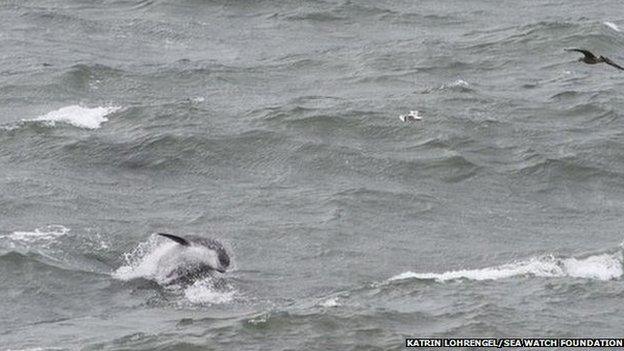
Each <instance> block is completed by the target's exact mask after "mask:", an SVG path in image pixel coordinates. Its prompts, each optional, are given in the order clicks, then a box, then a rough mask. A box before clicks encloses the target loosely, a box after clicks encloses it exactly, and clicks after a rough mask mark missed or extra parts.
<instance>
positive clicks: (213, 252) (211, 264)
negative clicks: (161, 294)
mask: <svg viewBox="0 0 624 351" xmlns="http://www.w3.org/2000/svg"><path fill="white" fill-rule="evenodd" d="M158 237H163V238H166V239H167V240H166V241H165V242H163V241H162V240H157V239H156V238H158ZM126 260H127V261H128V264H127V265H125V266H122V267H120V268H118V269H117V270H116V271H115V272H114V273H113V276H114V277H116V278H118V279H121V280H131V279H135V278H145V279H150V280H154V281H156V282H157V283H158V284H160V285H169V284H178V283H180V284H186V283H194V282H195V281H198V280H200V279H203V278H206V277H209V276H213V275H215V274H216V273H215V272H218V273H222V274H223V273H225V272H226V271H227V269H228V268H229V267H230V264H231V259H230V254H229V253H228V251H227V250H226V249H225V247H224V246H223V244H221V242H219V241H217V240H215V239H209V238H205V237H201V236H196V235H187V236H184V237H182V236H178V235H173V234H167V233H157V235H156V236H153V237H152V238H151V239H150V240H149V241H148V242H146V243H143V244H140V245H139V246H138V247H137V248H136V249H135V250H134V251H133V252H132V253H130V254H129V255H128V256H127V257H126Z"/></svg>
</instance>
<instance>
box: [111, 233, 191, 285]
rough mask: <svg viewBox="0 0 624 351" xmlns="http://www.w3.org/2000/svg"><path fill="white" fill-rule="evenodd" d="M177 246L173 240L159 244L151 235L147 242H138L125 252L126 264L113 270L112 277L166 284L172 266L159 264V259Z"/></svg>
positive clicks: (169, 254)
mask: <svg viewBox="0 0 624 351" xmlns="http://www.w3.org/2000/svg"><path fill="white" fill-rule="evenodd" d="M178 246H179V245H177V244H175V243H173V242H165V243H162V244H161V243H159V241H158V239H157V238H156V237H155V236H153V235H152V236H151V237H150V238H149V240H148V241H147V242H144V243H140V244H139V245H138V246H137V247H136V248H135V249H134V250H132V251H131V252H129V253H127V254H125V259H126V265H124V266H121V267H119V268H118V269H117V270H116V271H115V272H113V277H114V278H117V279H119V280H132V279H137V278H145V279H152V280H155V281H156V282H158V283H159V284H166V283H168V282H169V280H170V279H168V277H167V276H168V274H169V273H171V271H172V268H171V267H170V265H167V264H161V261H162V260H163V259H165V258H166V257H167V256H172V253H174V251H175V250H176V249H177V248H178Z"/></svg>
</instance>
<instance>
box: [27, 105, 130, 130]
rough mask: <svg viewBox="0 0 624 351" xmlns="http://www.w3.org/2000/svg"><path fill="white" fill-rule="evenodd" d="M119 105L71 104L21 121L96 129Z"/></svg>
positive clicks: (118, 108) (117, 109)
mask: <svg viewBox="0 0 624 351" xmlns="http://www.w3.org/2000/svg"><path fill="white" fill-rule="evenodd" d="M120 109H121V107H118V106H109V107H94V108H89V107H82V106H79V105H71V106H66V107H62V108H60V109H58V110H54V111H51V112H48V113H46V114H45V115H42V116H39V117H37V118H33V119H24V120H22V122H43V123H44V124H46V125H49V126H54V125H55V124H56V122H62V123H67V124H71V125H73V126H76V127H79V128H86V129H98V128H100V126H101V125H102V123H104V122H107V121H108V118H106V116H107V115H109V114H111V113H113V112H116V111H119V110H120Z"/></svg>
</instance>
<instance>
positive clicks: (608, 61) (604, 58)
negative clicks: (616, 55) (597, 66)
mask: <svg viewBox="0 0 624 351" xmlns="http://www.w3.org/2000/svg"><path fill="white" fill-rule="evenodd" d="M601 57H602V59H603V60H604V63H606V64H607V65H610V66H613V67H615V68H618V69H621V70H623V71H624V67H622V66H620V65H618V64H617V63H615V62H613V61H611V60H610V59H609V58H608V57H604V56H601Z"/></svg>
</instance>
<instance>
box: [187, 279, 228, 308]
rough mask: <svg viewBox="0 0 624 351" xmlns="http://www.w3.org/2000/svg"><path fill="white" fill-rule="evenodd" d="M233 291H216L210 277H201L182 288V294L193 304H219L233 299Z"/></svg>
mask: <svg viewBox="0 0 624 351" xmlns="http://www.w3.org/2000/svg"><path fill="white" fill-rule="evenodd" d="M235 295H236V292H235V291H218V290H217V289H215V287H214V285H213V283H212V280H211V279H210V278H206V279H201V280H198V281H196V282H194V283H193V285H191V286H189V287H187V288H186V289H185V290H184V296H185V297H186V299H187V300H189V301H190V302H191V303H194V304H211V305H212V304H221V303H226V302H230V301H232V300H234V297H235Z"/></svg>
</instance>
